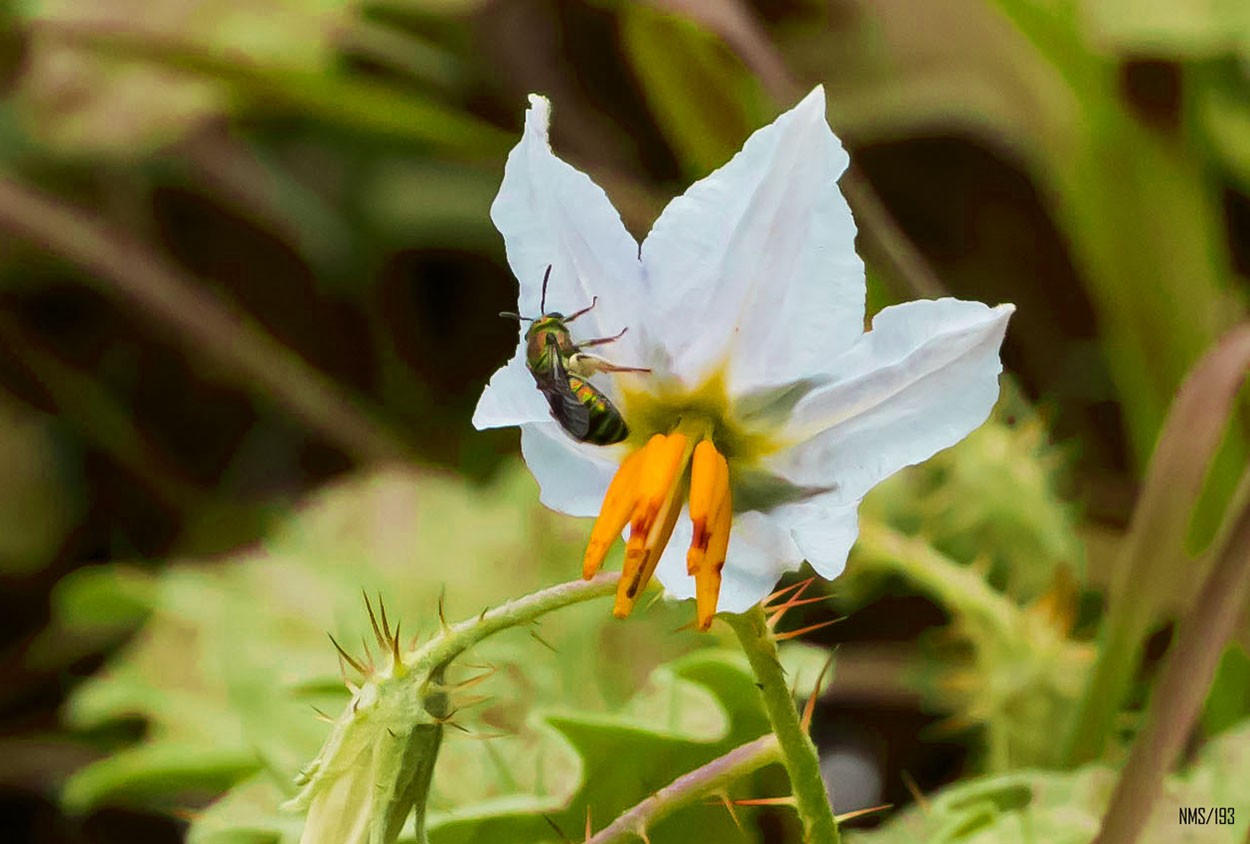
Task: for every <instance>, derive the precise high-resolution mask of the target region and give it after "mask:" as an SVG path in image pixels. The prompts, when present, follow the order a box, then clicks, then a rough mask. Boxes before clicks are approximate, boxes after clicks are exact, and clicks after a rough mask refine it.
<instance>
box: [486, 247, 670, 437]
mask: <svg viewBox="0 0 1250 844" xmlns="http://www.w3.org/2000/svg"><path fill="white" fill-rule="evenodd" d="M550 279H551V267H550V266H548V267H547V272H546V274H544V275H543V292H542V300H541V302H540V304H539V309H540V310H541V311H542V316H540V317H537V318H535V317H526V316H521V315H520V314H513V313H506V312H505V313H502V314H500V316H504V317H511V318H512V319H519V320H525V321H526V322H529V323H531V325H530V327H529V330H528V331H526V332H525V365H526V366H527V367H529V371H530V375H532V376H534V383H535V384H536V385H538V389H539V391H540V392H542V394H543V396H544V397H546V399H547V405H548V406H549V407H550V408H551V416H552V418H553V419H555V420H556V421H557V422H559V423H560V425H561V427H563V428H564V430H566V431H568V432H569V434H570V435H571V436H572V437H573V438H574V439H576V440H579V441H580V442H587V443H593V444H594V445H611V444H612V443H619V442H620V441H621V440H623V439H625V438H626V437H627V436H629V427H628V426H627V425H626V424H625V419H624V418H623V417H622V416H621V412H620V411H619V410H617V409H616V405H614V404H612V400H611V399H609V398H608V397H607V396H606V395H604V394H603V391H602V390H600V389H599V388H597V387H596V386H595V385H594V384H591V383H590V382H589V381H588V380H586V379H587V378H589V377H590V376H591V375H594V374H595V373H596V372H650V371H651V370H649V369H643V368H640V367H634V366H617V365H616V364H613V363H609V362H608V361H606V360H604V359H603V358H601V357H598V356H596V355H589V354H586V353H585V352H584V351H583V349H587V348H589V347H591V346H602V345H604V344H605V343H611V342H612V341H614V340H619V339H620V338H621V336H622V335H624V334H625V332H626V331H628V328H623V329H621V331H620V333H619V334H616V335H614V336H612V337H599V338H596V339H594V340H586V341H583V342H581V343H574V342H573V336H572V335H571V334H570V333H569V329H568V324H569V323H570V322H572V321H573V320H575V319H577V318H578V317H580V316H582V315H583V314H585V313H588V312H589V311H590V310H591V308H593V307H594V306H595V305H596V304H597V303H598V301H599V297H597V296H596V297H595V298H594V299H592V300H591V302H590V304H589V305H588V306H587V307H585V308H582V309H581V310H580V311H577V312H576V313H573V314H570V315H569V316H565V315H564V314H562V313H560V312H558V311H552V312H550V313H548V312H547V282H548V281H549V280H550Z"/></svg>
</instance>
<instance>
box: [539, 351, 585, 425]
mask: <svg viewBox="0 0 1250 844" xmlns="http://www.w3.org/2000/svg"><path fill="white" fill-rule="evenodd" d="M555 345H556V341H555V338H553V337H549V338H547V351H548V353H549V354H550V355H551V359H552V368H551V375H550V377H549V378H544V379H543V383H541V384H539V387H538V388H539V389H540V390H542V394H543V395H544V396H546V398H547V405H548V407H550V408H551V415H552V416H553V417H555V420H556V421H557V422H559V423H560V424H561V425H562V426H563V427H564V430H566V431H568V432H569V433H570V434H572V435H573V437H574V438H575V439H578V440H581V439H584V438H585V437H586V435H587V434H589V433H590V408H588V407H586V405H584V404H582V402H581V400H580V399H578V397H577V394H576V393H574V392H573V389H572V388H571V387H570V386H569V374H568V371H567V370H565V368H564V360H563V358H561V357H560V354H559V350H558V349H556V348H553V347H554V346H555Z"/></svg>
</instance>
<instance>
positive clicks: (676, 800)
mask: <svg viewBox="0 0 1250 844" xmlns="http://www.w3.org/2000/svg"><path fill="white" fill-rule="evenodd" d="M779 761H781V748H780V746H779V745H778V744H777V737H776V736H775V735H772V734H771V733H770V734H769V735H766V736H762V737H760V738H758V739H756V740H755V741H752V742H748V743H747V744H743V745H740V746H738V747H735V748H734V749H733V750H731V751H729V752H728V753H726V754H725V755H724V756H720V757H718V758H716V759H713V760H712V761H711V762H708V763H707V764H706V765H704V766H702V767H700V768H696V769H694V770H693V771H691V772H690V773H688V774H683V775H681V776H680V777H678V778H677V779H675V780H673V781H672V782H671V783H669V784H668V785H666V786H664V787H663V788H661V789H660V790H659V791H657V792H655V794H652V795H651V796H650V797H648V798H647V799H646V800H643V801H642V802H641V803H638V804H637V805H635V806H634V807H633V808H632V809H629V810H627V811H625V812H624V813H623V814H621V815H619V816H618V817H617V819H616V820H614V821H612V823H610V824H608V825H607V826H605V827H604V828H603V829H601V830H599V831H598V832H597V833H595V834H594V836H593V837H591V838H588V839H587V840H586V844H610V842H618V841H630V840H633V839H636V838H641V839H643V840H644V841H645V840H646V832H647V830H648V829H650V828H651V827H652V826H653V825H654V824H656V823H658V822H659V821H661V820H663V819H664V818H666V817H668V816H669V815H670V814H672V813H673V812H675V811H677V810H678V809H680V808H682V807H683V806H688V805H690V804H691V803H693V802H695V801H696V800H698V799H700V798H702V797H706V796H707V795H709V794H716V793H717V792H723V791H724V790H725V789H726V788H727V787H728V786H729V785H730V783H732V782H734V781H735V780H738V779H740V778H741V777H744V776H746V775H747V774H749V773H751V772H752V771H758V770H759V769H760V768H763V767H765V766H766V765H771V764H772V763H774V762H779Z"/></svg>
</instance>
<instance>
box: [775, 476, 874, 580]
mask: <svg viewBox="0 0 1250 844" xmlns="http://www.w3.org/2000/svg"><path fill="white" fill-rule="evenodd" d="M769 516H770V517H772V518H773V519H774V520H776V521H778V522H780V523H781V524H783V525H785V526H786V527H787V528H788V529H789V531H790V537H791V538H792V539H793V540H794V544H795V545H797V546H798V549H799V551H800V552H802V554H803V557H804V558H805V559H806V560H807V561H808V562H809V563H811V564H812V568H813V569H815V570H816V573H817V574H819V575H820V576H821V577H823V578H825V579H826V580H833V579H834V578H835V577H837V576H838V575H840V574H841V573H842V570H843V569H844V568H846V558H847V555H848V554H850V553H851V546H852V545H854V544H855V538H856V537H857V536H858V535H859V502H858V501H856V502H854V503H852V504H849V505H848V504H843V503H842V502H840V501H838V500H837V496H836V495H818V496H816V497H814V498H809V499H807V500H805V501H799V502H796V503H794V504H787V505H786V506H784V507H780V508H778V509H777V510H775V511H773V512H771V513H769Z"/></svg>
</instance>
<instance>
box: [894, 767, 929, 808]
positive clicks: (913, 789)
mask: <svg viewBox="0 0 1250 844" xmlns="http://www.w3.org/2000/svg"><path fill="white" fill-rule="evenodd" d="M899 776H900V777H901V778H902V780H903V787H904V788H906V789H907V793H908V794H910V795H911V799H912V800H915V801H916V805H917V806H919V807H920V811H921V812H923V813H924V814H926V815H927V814H929V812H930V811H931V809H932V808H933V807H932V804H931V803H930V802H929V798H928V797H925V794H924V792H923V791H921V790H920V784H919V783H917V782H916V780H915V778H913V777H912V775H911V773H910V772H908V771H907V769H906V768H904V769H903V770H902V771H901V772H900V774H899Z"/></svg>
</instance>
